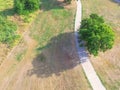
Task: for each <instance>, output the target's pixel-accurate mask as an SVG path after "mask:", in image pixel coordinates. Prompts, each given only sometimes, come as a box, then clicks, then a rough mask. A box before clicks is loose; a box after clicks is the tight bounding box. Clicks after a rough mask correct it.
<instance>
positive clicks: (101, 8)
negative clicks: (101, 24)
mask: <svg viewBox="0 0 120 90" xmlns="http://www.w3.org/2000/svg"><path fill="white" fill-rule="evenodd" d="M82 4H83V18H85V17H88V16H89V15H90V14H91V13H97V14H99V15H101V16H103V17H104V18H105V20H106V21H107V23H108V24H110V25H111V26H112V27H113V30H114V31H115V33H116V37H115V44H114V47H113V48H112V49H111V50H108V51H107V52H105V53H100V54H99V56H98V57H93V56H91V61H92V63H93V65H94V68H95V70H96V71H97V74H98V75H99V77H100V78H101V80H102V81H103V83H104V85H105V87H106V88H107V90H119V89H120V6H119V4H118V3H115V2H114V1H113V0H105V1H101V0H92V1H91V0H82Z"/></svg>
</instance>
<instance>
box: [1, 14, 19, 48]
mask: <svg viewBox="0 0 120 90" xmlns="http://www.w3.org/2000/svg"><path fill="white" fill-rule="evenodd" d="M16 30H17V26H16V24H14V23H13V22H11V21H8V20H6V19H5V18H4V17H2V16H0V43H4V44H7V45H8V46H13V45H14V44H15V41H16V40H17V39H18V38H19V35H17V34H16Z"/></svg>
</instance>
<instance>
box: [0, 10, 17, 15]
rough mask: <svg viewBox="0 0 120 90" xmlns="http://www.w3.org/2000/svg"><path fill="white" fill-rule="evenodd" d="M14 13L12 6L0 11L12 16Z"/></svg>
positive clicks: (1, 13)
mask: <svg viewBox="0 0 120 90" xmlns="http://www.w3.org/2000/svg"><path fill="white" fill-rule="evenodd" d="M14 14H15V12H14V8H11V9H5V10H3V11H0V15H2V16H4V17H7V16H13V15H14Z"/></svg>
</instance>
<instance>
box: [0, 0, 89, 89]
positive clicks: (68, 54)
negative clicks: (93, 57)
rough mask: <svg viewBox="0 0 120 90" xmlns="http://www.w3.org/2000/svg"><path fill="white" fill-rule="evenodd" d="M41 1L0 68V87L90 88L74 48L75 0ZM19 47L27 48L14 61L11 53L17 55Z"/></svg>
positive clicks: (21, 48)
mask: <svg viewBox="0 0 120 90" xmlns="http://www.w3.org/2000/svg"><path fill="white" fill-rule="evenodd" d="M41 1H42V6H41V8H42V10H41V12H40V13H39V15H38V16H37V18H36V20H35V21H34V23H33V24H32V25H31V27H30V31H28V32H26V33H25V35H24V37H23V39H24V41H25V42H24V44H23V45H21V46H18V47H17V48H16V49H15V51H14V52H13V54H12V55H11V56H10V57H9V60H6V61H5V62H4V63H3V64H2V65H1V67H0V71H1V72H2V73H1V74H0V89H1V90H16V89H20V90H28V89H32V90H91V87H90V85H89V83H88V81H87V79H86V77H85V75H84V73H83V70H82V67H81V65H80V64H79V59H78V56H77V52H76V48H75V40H74V33H73V32H74V31H73V30H74V29H73V27H74V14H75V9H76V5H75V1H73V2H72V4H71V5H65V4H64V3H63V0H41ZM29 32H30V35H31V36H32V38H34V39H35V40H34V39H32V38H31V37H30V36H29ZM36 45H37V46H36ZM23 48H24V49H26V48H27V51H26V54H25V56H24V58H23V60H22V59H21V61H20V62H19V63H18V61H17V60H16V58H15V55H16V54H18V56H19V57H21V56H22V55H21V54H20V55H19V53H20V52H21V51H24V50H23ZM6 66H7V67H6Z"/></svg>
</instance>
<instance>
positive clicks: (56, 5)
mask: <svg viewBox="0 0 120 90" xmlns="http://www.w3.org/2000/svg"><path fill="white" fill-rule="evenodd" d="M63 3H64V2H63V1H59V0H41V7H40V8H41V9H42V10H43V11H48V10H51V9H63V8H64V7H63V5H64V4H63Z"/></svg>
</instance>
